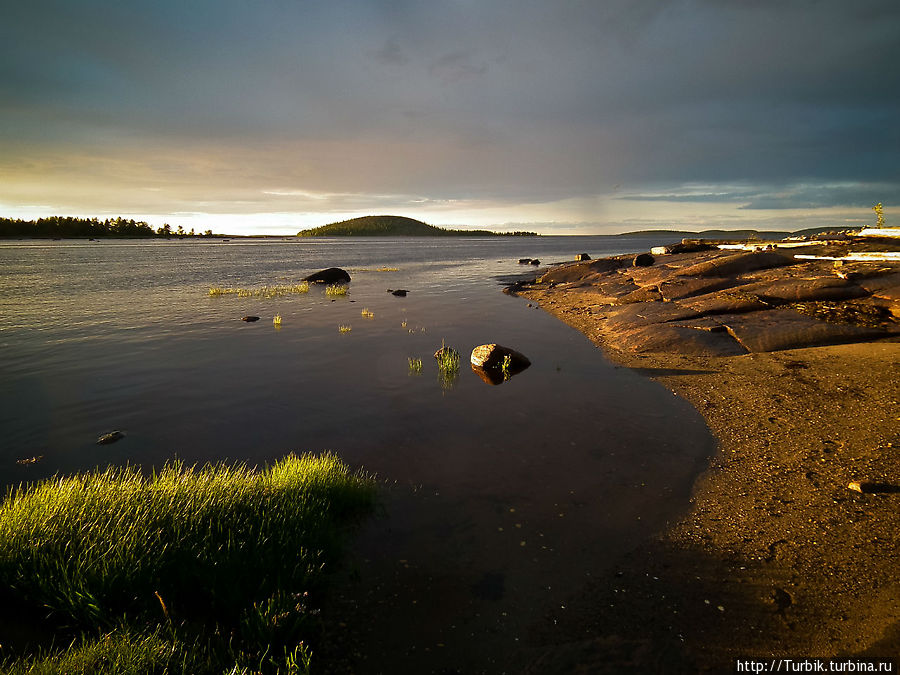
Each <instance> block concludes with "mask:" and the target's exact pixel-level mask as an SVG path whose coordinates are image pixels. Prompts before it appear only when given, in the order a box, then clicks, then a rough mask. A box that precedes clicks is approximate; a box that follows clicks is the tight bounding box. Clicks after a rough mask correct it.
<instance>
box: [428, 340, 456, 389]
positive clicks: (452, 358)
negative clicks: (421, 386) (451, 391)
mask: <svg viewBox="0 0 900 675" xmlns="http://www.w3.org/2000/svg"><path fill="white" fill-rule="evenodd" d="M434 358H435V359H437V363H438V380H439V381H440V383H441V386H442V387H444V388H450V387H452V386H453V384H454V383H455V382H456V378H457V377H459V352H458V351H456V350H455V349H453V347H448V346H446V345H445V344H444V342H443V340H442V341H441V348H440V349H439V350H438V351H436V352H435V353H434Z"/></svg>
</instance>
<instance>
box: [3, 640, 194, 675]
mask: <svg viewBox="0 0 900 675" xmlns="http://www.w3.org/2000/svg"><path fill="white" fill-rule="evenodd" d="M178 651H179V650H178V646H177V645H176V644H174V643H172V642H171V641H170V640H167V639H166V638H165V637H164V636H163V635H162V634H161V631H160V630H159V629H157V630H154V631H152V632H150V633H148V634H138V633H136V632H134V631H131V630H128V629H118V630H114V631H111V632H109V633H105V634H103V635H100V636H98V637H88V636H84V637H82V638H81V639H80V640H75V641H73V642H72V644H71V645H70V646H69V648H68V649H66V650H63V651H51V652H45V653H42V654H35V655H33V656H31V657H29V658H25V659H22V660H21V661H19V662H17V663H4V664H0V666H2V667H3V672H4V673H7V674H8V675H55V674H57V673H71V674H72V675H75V674H76V673H77V674H78V675H82V674H83V675H88V674H89V673H90V674H91V675H120V674H128V675H141V674H143V673H148V674H154V673H159V674H160V675H162V674H164V673H174V672H177V671H181V672H184V670H186V669H185V668H178V665H179V664H178V658H177V656H178V654H177V653H178ZM184 665H187V664H184Z"/></svg>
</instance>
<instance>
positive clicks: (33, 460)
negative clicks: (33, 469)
mask: <svg viewBox="0 0 900 675" xmlns="http://www.w3.org/2000/svg"><path fill="white" fill-rule="evenodd" d="M42 459H44V456H43V455H36V456H34V457H26V458H25V459H17V460H16V464H37V463H38V462H40V461H41V460H42Z"/></svg>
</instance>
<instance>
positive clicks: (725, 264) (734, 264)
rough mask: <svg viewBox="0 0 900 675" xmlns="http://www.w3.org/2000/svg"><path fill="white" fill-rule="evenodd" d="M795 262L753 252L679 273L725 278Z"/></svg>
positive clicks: (782, 256) (769, 253)
mask: <svg viewBox="0 0 900 675" xmlns="http://www.w3.org/2000/svg"><path fill="white" fill-rule="evenodd" d="M795 262H796V261H795V260H794V259H793V258H789V257H787V256H786V255H782V254H781V253H776V252H774V251H754V252H751V253H737V254H735V255H728V256H725V257H718V258H714V259H713V260H707V261H705V262H700V263H697V264H696V265H691V266H690V267H688V268H686V269H682V270H680V271H679V274H681V275H683V276H686V277H725V276H729V275H738V274H746V273H747V272H753V271H754V270H764V269H769V268H771V267H784V266H786V265H793V264H794V263H795Z"/></svg>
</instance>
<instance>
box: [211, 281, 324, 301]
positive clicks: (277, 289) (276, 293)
mask: <svg viewBox="0 0 900 675" xmlns="http://www.w3.org/2000/svg"><path fill="white" fill-rule="evenodd" d="M308 292H309V283H308V282H306V281H304V282H303V283H300V284H293V285H290V286H263V287H262V288H222V287H221V286H211V287H210V289H209V293H208V295H209V297H211V298H218V297H221V296H223V295H236V296H238V297H239V298H281V297H283V296H285V295H293V294H298V293H308Z"/></svg>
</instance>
